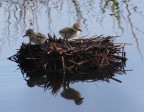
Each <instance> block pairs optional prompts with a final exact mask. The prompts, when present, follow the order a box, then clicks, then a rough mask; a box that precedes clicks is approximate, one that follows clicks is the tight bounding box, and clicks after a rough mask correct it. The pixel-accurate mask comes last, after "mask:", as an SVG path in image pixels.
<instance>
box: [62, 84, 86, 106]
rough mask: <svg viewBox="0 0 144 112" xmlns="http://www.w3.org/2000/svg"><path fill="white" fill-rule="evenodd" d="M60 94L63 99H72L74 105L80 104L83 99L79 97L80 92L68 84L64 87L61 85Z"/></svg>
mask: <svg viewBox="0 0 144 112" xmlns="http://www.w3.org/2000/svg"><path fill="white" fill-rule="evenodd" d="M61 96H62V97H63V98H65V99H68V100H74V102H75V104H76V105H80V104H82V103H83V99H84V98H82V97H81V94H80V92H79V91H77V90H75V89H73V88H70V87H69V86H68V87H66V86H64V87H63V91H62V92H61Z"/></svg>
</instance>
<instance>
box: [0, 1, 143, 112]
mask: <svg viewBox="0 0 144 112" xmlns="http://www.w3.org/2000/svg"><path fill="white" fill-rule="evenodd" d="M143 6H144V1H143V0H25V1H24V0H7V1H6V0H1V1H0V14H1V17H0V34H1V36H0V111H1V112H9V111H11V112H58V111H59V112H64V111H65V112H143V111H144V81H143V80H144V73H143V70H144V22H143V20H144V7H143ZM75 22H80V23H81V26H82V30H83V32H82V33H81V35H80V36H84V35H88V36H93V35H101V34H103V35H104V36H108V35H111V36H113V35H119V36H120V37H118V38H117V39H116V40H115V42H117V43H130V44H132V45H126V47H125V51H126V56H127V58H128V61H127V63H126V69H127V70H131V69H132V71H128V72H126V75H125V74H124V75H117V76H116V77H115V78H117V79H119V80H121V81H122V83H118V82H115V81H113V80H110V83H107V82H102V81H99V82H93V83H75V84H72V85H70V86H71V87H73V88H75V89H76V90H78V91H79V92H80V93H81V94H82V96H83V97H84V98H85V99H84V103H83V104H82V105H79V106H77V105H75V104H74V102H73V101H69V100H65V99H63V98H62V97H61V96H60V92H59V93H57V95H52V94H51V91H49V90H47V91H46V92H44V90H43V88H39V87H34V88H29V87H28V86H27V84H26V82H25V80H24V79H23V76H22V75H21V72H20V70H19V69H17V68H18V67H17V65H16V63H14V62H11V61H9V60H7V58H8V57H9V56H11V55H13V54H15V53H16V51H17V49H19V48H20V46H21V43H22V42H28V38H22V36H23V35H24V33H25V31H26V30H27V29H28V28H33V29H34V30H35V31H39V32H41V33H44V34H45V35H46V34H47V33H51V34H53V33H55V34H56V35H57V36H60V35H59V34H58V31H59V29H61V28H63V27H65V26H71V25H72V24H73V23H75ZM80 36H79V37H80ZM60 91H61V90H60Z"/></svg>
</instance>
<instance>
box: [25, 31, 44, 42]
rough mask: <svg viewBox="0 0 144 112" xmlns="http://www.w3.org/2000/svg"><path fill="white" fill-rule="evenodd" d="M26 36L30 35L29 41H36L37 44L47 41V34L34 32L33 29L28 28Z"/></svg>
mask: <svg viewBox="0 0 144 112" xmlns="http://www.w3.org/2000/svg"><path fill="white" fill-rule="evenodd" d="M24 36H28V37H29V43H31V42H32V43H35V44H43V43H44V42H45V41H46V36H45V35H43V34H41V33H39V32H34V31H33V29H28V30H27V31H26V34H25V35H24ZM24 36H23V37H24Z"/></svg>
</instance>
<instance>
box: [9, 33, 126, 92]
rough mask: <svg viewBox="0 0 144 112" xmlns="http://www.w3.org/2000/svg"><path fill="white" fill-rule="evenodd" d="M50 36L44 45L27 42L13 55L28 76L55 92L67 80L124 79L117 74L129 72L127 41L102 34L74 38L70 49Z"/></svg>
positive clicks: (72, 81)
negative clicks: (119, 40) (126, 68)
mask: <svg viewBox="0 0 144 112" xmlns="http://www.w3.org/2000/svg"><path fill="white" fill-rule="evenodd" d="M48 36H49V38H48V40H47V41H46V42H45V43H44V44H43V45H29V44H25V43H23V44H22V45H21V48H20V49H19V50H18V52H17V54H15V55H13V56H11V57H10V58H9V59H10V60H12V61H15V62H16V63H17V64H18V66H19V68H20V69H21V72H22V73H23V74H24V73H26V76H25V77H26V78H27V77H29V79H32V80H36V81H35V85H39V86H41V85H43V86H44V88H45V89H47V88H52V89H53V93H55V92H56V91H57V90H58V89H59V88H60V87H61V86H62V85H63V84H64V83H65V82H67V83H70V82H71V83H74V82H79V81H82V82H84V81H90V82H91V81H98V80H102V81H109V79H113V80H115V81H118V82H121V81H119V80H118V79H115V78H114V76H115V74H124V73H125V69H124V67H125V66H126V63H125V62H126V60H127V58H126V57H125V54H126V53H125V51H124V45H125V44H123V43H117V44H116V43H114V39H115V37H112V36H108V37H103V36H102V35H101V36H93V37H91V38H80V39H75V40H71V41H69V43H70V45H71V46H72V47H73V50H68V49H67V48H66V47H65V46H64V44H63V40H62V39H57V38H56V36H51V35H48ZM43 76H46V77H45V78H44V77H43ZM42 79H43V81H42ZM30 82H31V81H29V83H30ZM33 83H34V81H33ZM29 86H33V85H32V84H31V83H30V84H29Z"/></svg>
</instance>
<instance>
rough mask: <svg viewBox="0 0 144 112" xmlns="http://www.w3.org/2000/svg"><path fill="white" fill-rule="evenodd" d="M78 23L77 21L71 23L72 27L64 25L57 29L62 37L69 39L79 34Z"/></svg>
mask: <svg viewBox="0 0 144 112" xmlns="http://www.w3.org/2000/svg"><path fill="white" fill-rule="evenodd" d="M80 31H81V29H80V25H79V24H78V23H75V24H73V27H66V28H63V29H61V30H60V31H59V33H60V35H61V36H62V37H63V38H66V39H69V38H73V37H75V36H77V35H79V34H80Z"/></svg>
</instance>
